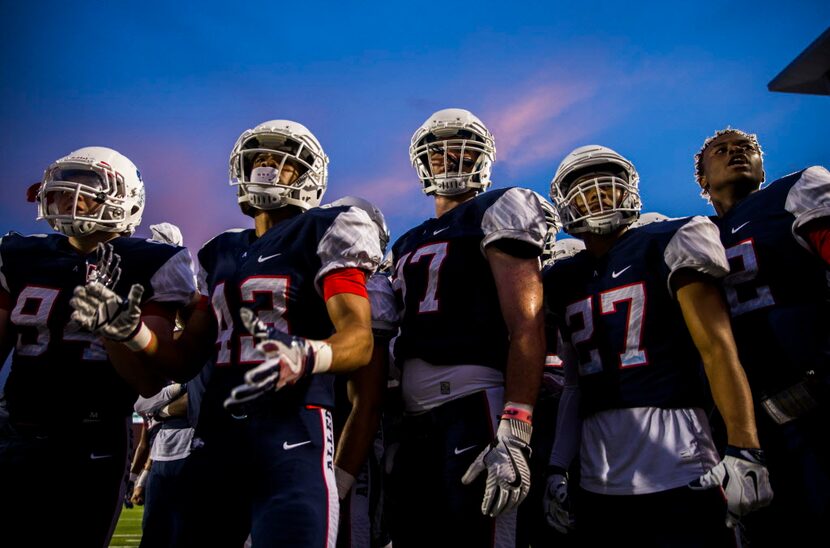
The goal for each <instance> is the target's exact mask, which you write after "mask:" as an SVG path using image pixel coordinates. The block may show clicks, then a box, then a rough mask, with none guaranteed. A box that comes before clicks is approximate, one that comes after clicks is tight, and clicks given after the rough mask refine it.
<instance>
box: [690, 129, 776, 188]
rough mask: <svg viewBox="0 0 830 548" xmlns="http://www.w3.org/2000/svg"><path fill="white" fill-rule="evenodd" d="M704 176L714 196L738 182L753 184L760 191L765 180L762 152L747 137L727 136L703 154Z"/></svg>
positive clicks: (713, 143)
mask: <svg viewBox="0 0 830 548" xmlns="http://www.w3.org/2000/svg"><path fill="white" fill-rule="evenodd" d="M703 176H704V179H703V183H704V184H705V185H707V186H708V188H709V193H710V194H712V193H713V192H714V193H717V192H718V190H720V189H722V188H724V187H726V186H728V185H731V184H733V183H736V182H749V183H751V185H752V186H754V188H756V189H757V188H758V186H760V184H761V181H763V180H764V163H763V161H762V160H761V152H760V150H758V147H757V146H756V145H755V144H754V143H753V142H752V141H750V140H749V139H747V138H746V137H744V136H743V135H740V134H737V133H725V134H723V135H721V136H720V137H718V138H717V139H715V140H714V141H712V142H711V143H710V144H709V146H708V147H706V150H705V151H704V152H703Z"/></svg>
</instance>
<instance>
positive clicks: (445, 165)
mask: <svg viewBox="0 0 830 548" xmlns="http://www.w3.org/2000/svg"><path fill="white" fill-rule="evenodd" d="M445 151H446V155H445V154H444V153H445ZM445 156H446V162H445ZM479 156H481V151H478V150H465V151H464V153H463V154H462V153H461V149H460V147H459V148H454V147H447V148H445V145H444V143H435V145H433V146H431V147H430V149H429V163H430V167H431V168H432V174H433V175H440V174H442V173H452V174H456V173H459V170H458V168H459V166H460V167H461V171H460V173H471V172H472V171H473V168H474V167H475V165H476V161H477V160H478V157H479Z"/></svg>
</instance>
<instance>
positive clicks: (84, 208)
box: [47, 171, 101, 216]
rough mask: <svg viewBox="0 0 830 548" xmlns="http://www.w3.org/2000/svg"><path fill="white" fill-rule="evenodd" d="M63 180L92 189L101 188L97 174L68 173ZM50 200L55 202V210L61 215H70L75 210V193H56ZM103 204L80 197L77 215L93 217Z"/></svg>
mask: <svg viewBox="0 0 830 548" xmlns="http://www.w3.org/2000/svg"><path fill="white" fill-rule="evenodd" d="M62 179H64V180H66V181H71V182H74V183H80V184H82V185H86V186H89V187H92V188H96V189H100V188H101V179H100V177H98V175H97V174H95V173H92V172H83V171H74V172H72V173H67V174H66V175H65V176H63V177H62ZM47 199H48V200H51V201H53V205H54V208H55V209H57V213H58V214H59V215H70V214H71V213H72V210H73V209H74V208H75V193H74V192H56V193H54V194H50V195H49V196H48V197H47ZM100 207H101V203H100V202H98V201H96V200H95V199H94V198H91V197H89V196H85V195H84V194H79V195H78V208H77V210H76V211H75V213H76V215H79V216H89V215H93V214H94V213H95V212H96V211H97V210H98V209H99V208H100Z"/></svg>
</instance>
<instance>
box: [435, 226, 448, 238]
mask: <svg viewBox="0 0 830 548" xmlns="http://www.w3.org/2000/svg"><path fill="white" fill-rule="evenodd" d="M448 228H449V227H448V226H445V227H444V228H439V229H438V230H435V231H433V232H432V235H433V236H435V235H436V234H438V233H439V232H444V231H445V230H447V229H448Z"/></svg>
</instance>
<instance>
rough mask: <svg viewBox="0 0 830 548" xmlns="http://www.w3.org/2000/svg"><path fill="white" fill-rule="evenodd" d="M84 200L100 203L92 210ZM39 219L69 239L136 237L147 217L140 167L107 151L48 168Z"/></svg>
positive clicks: (90, 150) (78, 154) (73, 156)
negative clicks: (104, 234) (96, 234)
mask: <svg viewBox="0 0 830 548" xmlns="http://www.w3.org/2000/svg"><path fill="white" fill-rule="evenodd" d="M82 196H83V197H85V198H87V199H89V200H92V201H94V202H95V204H96V205H95V206H94V207H91V208H90V207H88V206H87V204H88V203H89V202H88V201H87V200H81V197H82ZM37 201H38V202H39V203H38V216H37V218H38V220H40V219H46V220H47V221H48V222H49V224H50V225H51V226H52V228H54V229H55V230H57V231H58V232H62V233H63V234H66V235H67V236H83V235H85V234H90V233H92V232H96V231H101V232H117V233H124V234H128V235H131V234H132V233H133V232H135V229H136V227H137V226H138V225H139V224H140V223H141V214H142V213H143V212H144V182H143V181H142V180H141V173H140V172H139V171H138V168H136V167H135V164H134V163H132V162H131V161H130V160H129V159H128V158H127V157H126V156H124V155H122V154H120V153H118V152H116V151H115V150H113V149H111V148H106V147H84V148H81V149H78V150H76V151H74V152H70V153H69V154H68V155H66V156H64V157H63V158H61V159H59V160H57V161H55V162H54V163H53V164H52V165H50V166H49V167H47V168H46V171H45V172H44V174H43V182H42V184H41V185H40V188H39V190H38V194H37Z"/></svg>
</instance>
